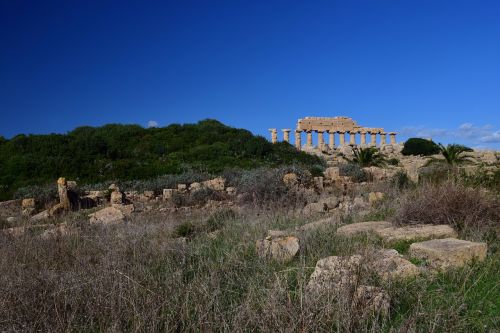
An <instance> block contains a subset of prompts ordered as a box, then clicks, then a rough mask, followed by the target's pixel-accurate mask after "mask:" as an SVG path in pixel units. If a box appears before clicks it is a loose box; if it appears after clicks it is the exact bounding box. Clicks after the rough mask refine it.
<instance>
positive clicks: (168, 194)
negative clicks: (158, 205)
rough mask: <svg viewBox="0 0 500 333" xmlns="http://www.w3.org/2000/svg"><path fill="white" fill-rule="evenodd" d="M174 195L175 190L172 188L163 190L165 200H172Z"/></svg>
mask: <svg viewBox="0 0 500 333" xmlns="http://www.w3.org/2000/svg"><path fill="white" fill-rule="evenodd" d="M173 194H174V190H173V189H171V188H165V189H163V200H169V199H171V198H172V195H173Z"/></svg>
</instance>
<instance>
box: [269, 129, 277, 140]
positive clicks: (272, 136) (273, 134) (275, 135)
mask: <svg viewBox="0 0 500 333" xmlns="http://www.w3.org/2000/svg"><path fill="white" fill-rule="evenodd" d="M269 132H271V142H272V143H276V142H278V130H277V129H276V128H270V129H269Z"/></svg>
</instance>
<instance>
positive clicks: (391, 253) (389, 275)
mask: <svg viewBox="0 0 500 333" xmlns="http://www.w3.org/2000/svg"><path fill="white" fill-rule="evenodd" d="M370 268H371V269H372V270H373V271H374V272H375V273H376V274H377V275H378V276H379V277H380V278H381V279H382V280H384V281H388V280H394V279H405V278H409V277H413V276H417V275H418V274H419V273H420V271H419V269H418V267H417V266H415V265H414V264H412V263H411V262H409V261H408V260H406V259H404V258H403V257H402V256H401V255H400V254H399V253H398V251H396V250H380V251H377V253H375V254H374V258H373V260H370Z"/></svg>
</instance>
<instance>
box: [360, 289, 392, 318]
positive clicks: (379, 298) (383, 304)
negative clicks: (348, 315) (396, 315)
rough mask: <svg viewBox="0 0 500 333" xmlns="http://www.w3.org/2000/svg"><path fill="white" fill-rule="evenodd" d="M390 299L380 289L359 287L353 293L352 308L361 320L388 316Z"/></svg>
mask: <svg viewBox="0 0 500 333" xmlns="http://www.w3.org/2000/svg"><path fill="white" fill-rule="evenodd" d="M390 307H391V297H390V296H389V294H388V293H387V292H386V291H385V290H383V289H382V288H377V287H373V286H359V287H358V288H357V289H356V291H355V292H354V296H353V308H354V309H355V310H356V312H358V313H361V314H362V315H361V317H362V318H367V317H372V316H377V315H382V316H386V315H388V314H389V310H390Z"/></svg>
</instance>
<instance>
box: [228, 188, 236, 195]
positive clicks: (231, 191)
mask: <svg viewBox="0 0 500 333" xmlns="http://www.w3.org/2000/svg"><path fill="white" fill-rule="evenodd" d="M226 193H227V194H228V195H230V196H234V195H236V187H227V188H226Z"/></svg>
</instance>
